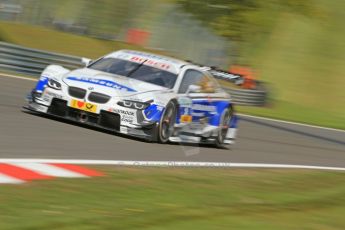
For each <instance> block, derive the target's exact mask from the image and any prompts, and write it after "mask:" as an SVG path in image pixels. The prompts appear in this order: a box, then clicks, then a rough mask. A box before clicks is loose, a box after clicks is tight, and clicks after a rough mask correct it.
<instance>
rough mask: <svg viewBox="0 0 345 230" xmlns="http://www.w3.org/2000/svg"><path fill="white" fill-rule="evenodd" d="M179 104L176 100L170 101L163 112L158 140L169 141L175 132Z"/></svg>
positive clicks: (161, 141)
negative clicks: (177, 104)
mask: <svg viewBox="0 0 345 230" xmlns="http://www.w3.org/2000/svg"><path fill="white" fill-rule="evenodd" d="M176 114H177V106H176V103H175V102H174V101H170V102H169V103H168V104H167V106H166V107H165V110H164V112H163V115H162V118H161V120H160V122H159V126H158V135H157V136H158V142H160V143H167V142H168V141H169V138H170V137H171V136H172V135H173V133H174V125H175V122H176Z"/></svg>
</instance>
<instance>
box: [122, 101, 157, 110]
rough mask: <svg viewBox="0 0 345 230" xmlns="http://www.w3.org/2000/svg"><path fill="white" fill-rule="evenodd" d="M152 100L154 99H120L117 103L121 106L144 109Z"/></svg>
mask: <svg viewBox="0 0 345 230" xmlns="http://www.w3.org/2000/svg"><path fill="white" fill-rule="evenodd" d="M151 102H152V101H148V102H140V101H128V100H124V101H119V102H118V103H117V104H118V105H120V106H123V107H127V108H131V109H139V110H143V109H146V108H147V107H149V106H150V103H151Z"/></svg>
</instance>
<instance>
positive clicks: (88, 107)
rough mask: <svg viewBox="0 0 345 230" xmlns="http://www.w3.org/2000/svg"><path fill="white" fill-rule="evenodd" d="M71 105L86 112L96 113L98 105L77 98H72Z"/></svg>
mask: <svg viewBox="0 0 345 230" xmlns="http://www.w3.org/2000/svg"><path fill="white" fill-rule="evenodd" d="M71 107H72V108H75V109H80V110H83V111H86V112H91V113H96V111H97V106H96V105H94V104H91V103H88V102H84V101H78V100H75V99H72V101H71Z"/></svg>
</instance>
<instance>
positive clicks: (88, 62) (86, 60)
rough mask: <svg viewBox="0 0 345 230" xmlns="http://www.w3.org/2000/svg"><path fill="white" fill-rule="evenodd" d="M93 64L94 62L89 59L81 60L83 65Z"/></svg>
mask: <svg viewBox="0 0 345 230" xmlns="http://www.w3.org/2000/svg"><path fill="white" fill-rule="evenodd" d="M91 62H92V60H91V59H89V58H82V59H81V63H83V64H84V65H85V66H88V65H90V63H91Z"/></svg>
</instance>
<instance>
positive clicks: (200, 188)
mask: <svg viewBox="0 0 345 230" xmlns="http://www.w3.org/2000/svg"><path fill="white" fill-rule="evenodd" d="M99 169H101V170H103V171H104V172H105V173H106V174H107V176H106V177H102V178H93V179H56V180H53V181H39V182H32V183H28V184H24V185H18V186H17V185H15V186H12V185H8V186H4V185H2V186H1V189H0V202H1V209H0V229H2V230H7V229H11V230H12V229H265V230H266V229H320V230H325V229H343V227H344V226H345V220H344V218H343V215H344V212H345V177H344V174H343V173H339V172H318V171H303V170H285V171H283V170H268V169H267V170H243V169H177V168H173V169H171V168H169V169H167V168H125V167H107V168H104V167H100V168H99Z"/></svg>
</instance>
